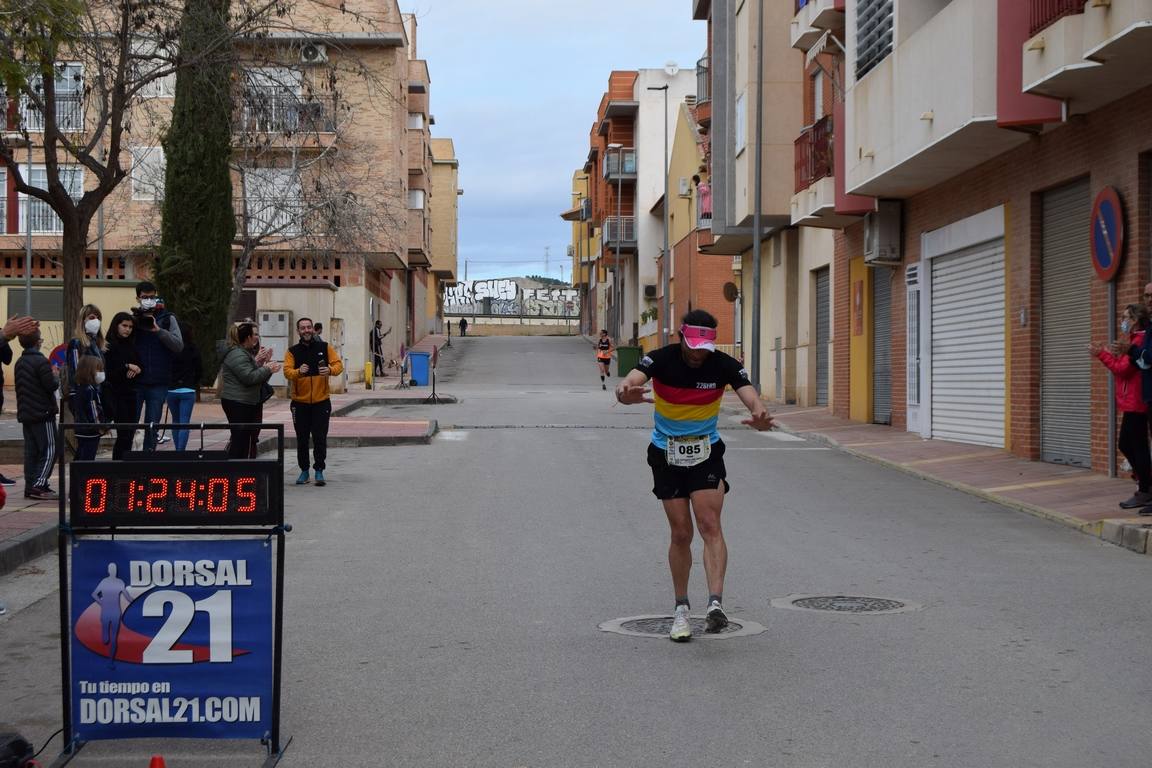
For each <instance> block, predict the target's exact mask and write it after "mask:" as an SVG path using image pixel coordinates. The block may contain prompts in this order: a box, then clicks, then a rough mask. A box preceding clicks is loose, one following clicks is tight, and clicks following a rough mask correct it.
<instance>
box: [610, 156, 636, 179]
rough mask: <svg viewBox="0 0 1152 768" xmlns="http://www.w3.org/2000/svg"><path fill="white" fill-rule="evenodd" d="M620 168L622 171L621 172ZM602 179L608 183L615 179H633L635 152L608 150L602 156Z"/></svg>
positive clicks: (634, 176)
mask: <svg viewBox="0 0 1152 768" xmlns="http://www.w3.org/2000/svg"><path fill="white" fill-rule="evenodd" d="M621 168H622V169H623V170H621ZM604 178H606V179H608V180H610V181H615V180H617V179H635V178H636V150H634V149H621V150H611V149H610V150H608V152H607V153H606V154H605V155H604Z"/></svg>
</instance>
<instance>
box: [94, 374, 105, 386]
mask: <svg viewBox="0 0 1152 768" xmlns="http://www.w3.org/2000/svg"><path fill="white" fill-rule="evenodd" d="M96 383H97V384H103V383H104V371H96Z"/></svg>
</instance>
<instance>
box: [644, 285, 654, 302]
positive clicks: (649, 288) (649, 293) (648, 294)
mask: <svg viewBox="0 0 1152 768" xmlns="http://www.w3.org/2000/svg"><path fill="white" fill-rule="evenodd" d="M644 298H646V299H654V298H656V286H654V285H646V286H644Z"/></svg>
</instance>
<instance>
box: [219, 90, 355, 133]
mask: <svg viewBox="0 0 1152 768" xmlns="http://www.w3.org/2000/svg"><path fill="white" fill-rule="evenodd" d="M240 130H241V131H243V132H251V133H297V132H306V133H332V132H333V131H335V130H336V120H335V117H334V116H333V115H332V113H331V112H330V111H329V110H327V109H325V106H324V104H322V103H320V102H318V101H301V100H300V97H299V96H297V95H295V94H291V93H285V94H280V93H268V94H260V93H256V94H253V93H249V94H248V95H247V97H246V98H245V99H244V107H243V109H242V112H241V115H240Z"/></svg>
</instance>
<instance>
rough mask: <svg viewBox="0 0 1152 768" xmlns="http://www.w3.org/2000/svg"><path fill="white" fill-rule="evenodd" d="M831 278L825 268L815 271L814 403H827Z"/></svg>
mask: <svg viewBox="0 0 1152 768" xmlns="http://www.w3.org/2000/svg"><path fill="white" fill-rule="evenodd" d="M830 297H831V280H830V279H829V272H828V270H827V269H821V270H819V271H817V272H816V405H828V342H829V340H830V337H831V333H830V331H831V327H832V325H831V322H830V317H831V314H832V313H831V304H830V302H829V299H830Z"/></svg>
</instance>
